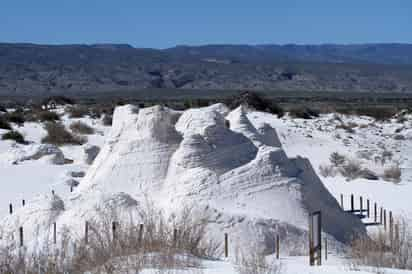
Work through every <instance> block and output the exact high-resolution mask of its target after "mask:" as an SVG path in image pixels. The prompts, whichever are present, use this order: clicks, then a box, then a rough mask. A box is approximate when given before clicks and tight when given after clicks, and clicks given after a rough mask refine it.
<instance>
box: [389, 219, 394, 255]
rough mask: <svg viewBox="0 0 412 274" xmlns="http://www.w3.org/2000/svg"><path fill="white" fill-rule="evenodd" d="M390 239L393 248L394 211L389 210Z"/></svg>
mask: <svg viewBox="0 0 412 274" xmlns="http://www.w3.org/2000/svg"><path fill="white" fill-rule="evenodd" d="M389 241H390V244H391V248H393V216H392V211H389Z"/></svg>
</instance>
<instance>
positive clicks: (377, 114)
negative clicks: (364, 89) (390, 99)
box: [337, 107, 398, 121]
mask: <svg viewBox="0 0 412 274" xmlns="http://www.w3.org/2000/svg"><path fill="white" fill-rule="evenodd" d="M397 111H398V110H397V109H396V108H393V107H362V108H361V107H359V108H344V109H342V108H341V109H339V108H338V109H337V112H339V113H342V114H352V115H364V116H369V117H372V118H374V119H375V120H377V121H385V120H388V119H390V118H392V117H393V116H394V115H395V114H396V113H397Z"/></svg>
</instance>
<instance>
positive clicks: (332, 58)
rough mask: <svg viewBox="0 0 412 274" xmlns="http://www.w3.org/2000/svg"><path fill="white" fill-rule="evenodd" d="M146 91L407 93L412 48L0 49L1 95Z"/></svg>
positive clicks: (410, 88) (411, 86)
mask: <svg viewBox="0 0 412 274" xmlns="http://www.w3.org/2000/svg"><path fill="white" fill-rule="evenodd" d="M148 88H160V89H162V88H163V89H196V90H197V89H198V90H223V89H224V90H242V89H250V90H284V91H339V92H345V91H350V92H402V93H408V92H412V44H359V45H333V44H327V45H326V44H325V45H292V44H291V45H205V46H176V47H173V48H168V49H149V48H135V47H132V46H130V45H127V44H124V45H123V44H95V45H36V44H11V43H0V95H30V96H36V95H48V94H53V95H55V94H66V95H67V94H87V93H88V92H94V93H96V92H119V93H120V92H121V91H139V90H142V89H148Z"/></svg>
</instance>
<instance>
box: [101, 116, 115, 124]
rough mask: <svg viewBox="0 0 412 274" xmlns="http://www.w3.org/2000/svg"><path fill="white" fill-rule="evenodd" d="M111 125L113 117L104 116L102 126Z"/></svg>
mask: <svg viewBox="0 0 412 274" xmlns="http://www.w3.org/2000/svg"><path fill="white" fill-rule="evenodd" d="M112 124H113V116H112V115H109V114H105V115H104V117H103V125H105V126H111V125H112Z"/></svg>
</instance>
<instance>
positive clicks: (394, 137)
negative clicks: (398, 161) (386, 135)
mask: <svg viewBox="0 0 412 274" xmlns="http://www.w3.org/2000/svg"><path fill="white" fill-rule="evenodd" d="M393 139H395V140H405V139H406V138H405V136H404V135H402V134H396V135H394V136H393Z"/></svg>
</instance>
